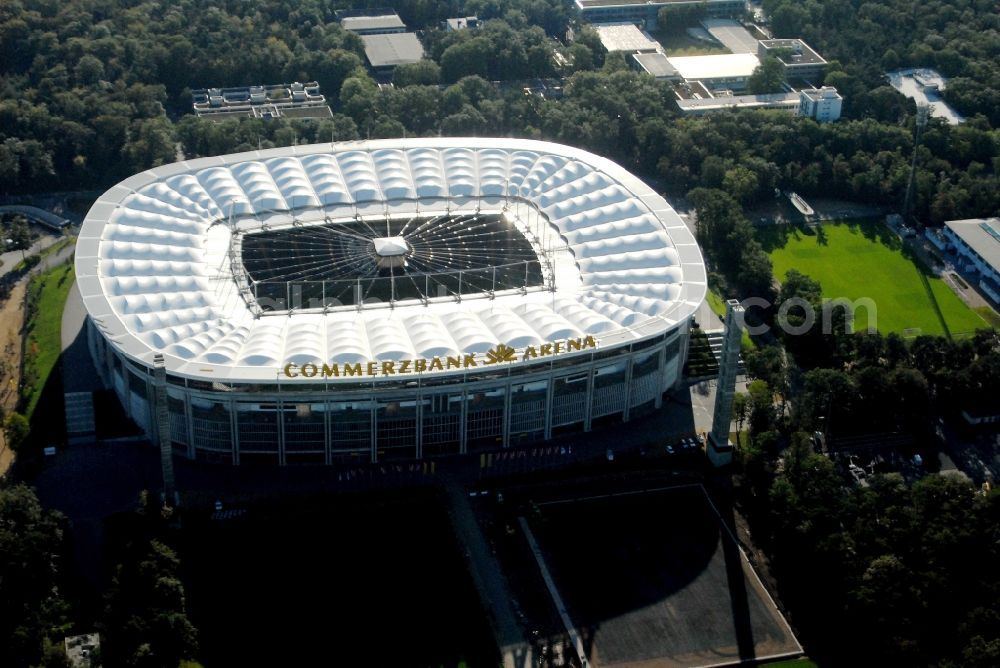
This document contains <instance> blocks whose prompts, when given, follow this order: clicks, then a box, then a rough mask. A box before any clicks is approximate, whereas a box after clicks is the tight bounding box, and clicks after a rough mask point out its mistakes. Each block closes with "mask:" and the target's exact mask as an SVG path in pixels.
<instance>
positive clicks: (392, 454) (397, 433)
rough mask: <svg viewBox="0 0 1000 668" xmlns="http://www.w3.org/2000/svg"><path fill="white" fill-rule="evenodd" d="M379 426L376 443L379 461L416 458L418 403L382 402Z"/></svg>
mask: <svg viewBox="0 0 1000 668" xmlns="http://www.w3.org/2000/svg"><path fill="white" fill-rule="evenodd" d="M377 424H378V439H377V441H376V450H377V454H378V459H379V461H384V460H392V459H414V458H416V456H417V404H416V402H414V401H387V402H380V403H379V407H378V417H377Z"/></svg>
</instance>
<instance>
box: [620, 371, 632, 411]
mask: <svg viewBox="0 0 1000 668" xmlns="http://www.w3.org/2000/svg"><path fill="white" fill-rule="evenodd" d="M631 410H632V356H631V355H629V357H628V359H627V360H625V408H624V409H623V410H622V422H628V420H629V414H630V413H631Z"/></svg>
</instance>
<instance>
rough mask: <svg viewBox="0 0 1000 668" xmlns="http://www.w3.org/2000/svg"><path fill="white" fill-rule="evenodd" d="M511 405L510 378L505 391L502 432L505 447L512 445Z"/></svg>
mask: <svg viewBox="0 0 1000 668" xmlns="http://www.w3.org/2000/svg"><path fill="white" fill-rule="evenodd" d="M510 406H511V398H510V380H509V379H508V381H507V385H505V386H504V392H503V424H502V427H501V428H502V429H503V432H502V433H503V447H504V448H509V447H510Z"/></svg>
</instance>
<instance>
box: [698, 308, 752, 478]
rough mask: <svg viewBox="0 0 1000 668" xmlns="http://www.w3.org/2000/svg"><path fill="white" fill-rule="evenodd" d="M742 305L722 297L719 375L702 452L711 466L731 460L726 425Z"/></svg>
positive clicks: (730, 417) (733, 386)
mask: <svg viewBox="0 0 1000 668" xmlns="http://www.w3.org/2000/svg"><path fill="white" fill-rule="evenodd" d="M742 323H743V307H742V306H741V305H740V303H739V302H738V301H737V300H735V299H729V300H727V301H726V323H725V324H726V336H725V338H724V339H723V340H722V351H721V352H720V354H719V379H718V381H717V382H716V384H715V412H714V413H713V415H712V433H710V434H709V435H708V443H707V444H706V447H705V449H706V452H707V454H708V459H709V461H710V462H712V464H713V465H714V466H725V465H726V464H729V463H730V462H732V461H733V444H732V443H731V442H730V440H729V426H730V423H731V422H732V421H733V395H735V394H736V369H737V367H738V365H739V357H740V340H741V339H742Z"/></svg>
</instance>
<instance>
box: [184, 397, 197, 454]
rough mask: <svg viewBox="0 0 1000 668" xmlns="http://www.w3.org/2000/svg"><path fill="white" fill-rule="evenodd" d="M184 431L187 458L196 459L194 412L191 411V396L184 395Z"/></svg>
mask: <svg viewBox="0 0 1000 668" xmlns="http://www.w3.org/2000/svg"><path fill="white" fill-rule="evenodd" d="M184 431H185V433H186V434H187V442H188V446H187V457H188V459H194V457H195V454H194V412H193V411H192V410H191V395H190V394H188V393H187V392H185V393H184Z"/></svg>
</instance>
